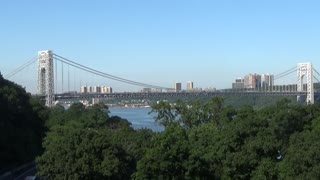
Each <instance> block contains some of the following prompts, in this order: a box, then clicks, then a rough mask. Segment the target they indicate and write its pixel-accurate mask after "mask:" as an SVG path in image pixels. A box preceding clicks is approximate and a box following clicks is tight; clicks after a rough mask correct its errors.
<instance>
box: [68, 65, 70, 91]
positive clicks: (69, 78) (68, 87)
mask: <svg viewBox="0 0 320 180" xmlns="http://www.w3.org/2000/svg"><path fill="white" fill-rule="evenodd" d="M68 92H70V74H69V65H68Z"/></svg>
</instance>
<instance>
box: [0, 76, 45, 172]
mask: <svg viewBox="0 0 320 180" xmlns="http://www.w3.org/2000/svg"><path fill="white" fill-rule="evenodd" d="M0 114H1V118H0V149H1V150H0V170H1V169H2V168H8V167H12V166H16V165H18V164H21V163H25V162H26V161H31V160H33V159H34V157H35V156H36V155H38V154H39V153H41V150H42V148H41V141H42V137H43V136H44V126H43V124H44V120H45V119H46V118H47V110H46V108H44V107H43V106H42V105H41V104H40V103H39V100H38V99H33V98H31V97H30V95H29V94H27V93H26V91H25V90H24V89H23V88H22V87H21V86H19V85H17V84H14V83H12V82H10V81H8V80H5V79H4V78H3V77H2V76H1V75H0Z"/></svg>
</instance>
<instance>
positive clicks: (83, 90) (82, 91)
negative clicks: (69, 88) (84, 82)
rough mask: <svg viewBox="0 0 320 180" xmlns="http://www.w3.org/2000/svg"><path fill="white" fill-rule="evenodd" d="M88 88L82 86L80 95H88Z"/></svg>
mask: <svg viewBox="0 0 320 180" xmlns="http://www.w3.org/2000/svg"><path fill="white" fill-rule="evenodd" d="M87 92H88V91H87V86H81V88H80V93H87Z"/></svg>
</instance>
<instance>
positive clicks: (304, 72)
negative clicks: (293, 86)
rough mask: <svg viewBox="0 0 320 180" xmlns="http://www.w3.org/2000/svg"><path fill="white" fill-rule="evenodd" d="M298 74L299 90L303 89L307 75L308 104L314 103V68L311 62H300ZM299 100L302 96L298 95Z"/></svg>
mask: <svg viewBox="0 0 320 180" xmlns="http://www.w3.org/2000/svg"><path fill="white" fill-rule="evenodd" d="M297 75H298V84H297V91H298V92H301V91H303V77H304V76H307V98H306V102H307V104H313V103H314V89H313V68H312V64H311V63H298V68H297ZM297 98H298V100H299V99H300V96H298V97H297Z"/></svg>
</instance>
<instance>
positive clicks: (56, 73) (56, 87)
mask: <svg viewBox="0 0 320 180" xmlns="http://www.w3.org/2000/svg"><path fill="white" fill-rule="evenodd" d="M57 61H58V60H56V59H55V60H54V62H55V65H54V69H55V70H54V71H55V75H56V79H55V81H56V83H55V84H56V85H55V94H58V72H57Z"/></svg>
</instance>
